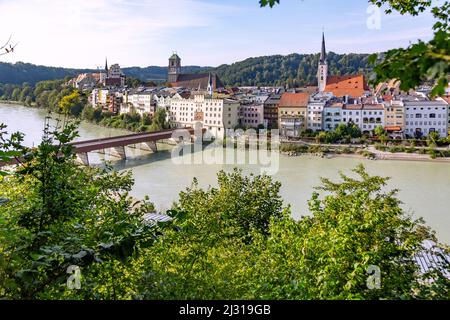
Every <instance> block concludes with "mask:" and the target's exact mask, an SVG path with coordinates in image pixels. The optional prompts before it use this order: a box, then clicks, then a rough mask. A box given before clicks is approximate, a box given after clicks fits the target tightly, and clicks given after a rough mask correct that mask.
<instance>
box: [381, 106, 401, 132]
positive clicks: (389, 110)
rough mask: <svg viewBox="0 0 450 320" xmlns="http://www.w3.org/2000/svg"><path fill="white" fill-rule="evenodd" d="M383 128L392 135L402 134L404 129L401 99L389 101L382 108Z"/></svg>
mask: <svg viewBox="0 0 450 320" xmlns="http://www.w3.org/2000/svg"><path fill="white" fill-rule="evenodd" d="M384 117H385V119H384V123H385V130H386V131H387V132H388V133H389V134H390V135H392V136H402V135H403V133H404V131H405V110H404V106H403V103H402V102H401V101H392V100H391V101H390V102H389V103H388V104H386V105H385V110H384Z"/></svg>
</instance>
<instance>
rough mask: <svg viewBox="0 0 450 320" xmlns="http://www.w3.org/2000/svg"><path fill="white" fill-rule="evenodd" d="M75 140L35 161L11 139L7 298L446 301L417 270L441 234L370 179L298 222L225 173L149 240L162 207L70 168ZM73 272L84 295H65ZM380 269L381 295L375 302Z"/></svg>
mask: <svg viewBox="0 0 450 320" xmlns="http://www.w3.org/2000/svg"><path fill="white" fill-rule="evenodd" d="M74 129H75V127H74V125H72V124H69V125H67V126H65V127H64V129H63V130H62V131H60V130H55V131H52V130H50V128H49V127H48V126H47V127H46V130H45V135H44V140H43V142H42V143H41V144H40V145H39V147H38V148H36V149H33V150H29V149H26V148H24V149H23V150H21V149H20V148H17V146H19V145H20V142H21V135H15V136H14V137H13V141H7V139H4V141H6V143H3V144H2V149H5V148H6V149H8V150H9V149H11V148H12V146H16V148H15V149H17V150H19V149H20V150H21V152H22V157H21V160H22V161H23V164H22V165H21V166H19V168H18V169H17V171H16V172H15V173H10V174H9V175H6V176H4V177H1V178H0V199H8V201H7V202H4V201H2V202H1V203H0V296H1V297H4V298H7V299H11V298H18V299H450V296H449V292H450V290H449V288H450V281H449V279H448V278H445V277H444V276H443V275H442V274H441V273H439V272H436V273H434V274H430V275H426V277H428V278H429V279H432V280H431V282H430V280H429V279H428V282H425V281H424V278H425V276H421V275H420V273H418V266H417V265H416V263H415V261H414V257H415V255H416V254H417V253H418V252H421V251H422V250H423V248H422V247H421V243H422V241H423V240H424V239H433V238H434V236H433V233H432V231H430V230H429V229H428V228H426V227H425V226H424V224H423V221H421V220H414V219H412V218H411V217H410V216H408V215H406V214H405V213H404V212H403V210H402V209H401V207H400V202H399V200H398V199H397V197H396V191H395V190H394V191H388V192H386V191H385V188H386V182H387V179H386V178H381V177H377V176H370V175H368V174H367V172H366V171H365V169H364V167H363V166H359V167H357V168H356V169H355V170H354V172H353V175H352V176H346V175H343V174H342V175H341V181H340V182H333V181H330V180H328V179H323V180H322V184H321V186H320V187H319V188H318V189H317V190H316V192H315V193H314V194H313V196H312V198H311V200H310V202H309V211H310V215H308V216H303V217H301V218H300V219H299V220H294V219H293V218H292V217H291V212H290V208H289V207H284V206H283V202H282V199H281V197H280V194H279V191H280V188H281V185H280V184H279V183H278V182H274V181H272V179H271V178H270V177H268V176H252V175H250V176H244V175H243V174H242V172H240V171H238V170H235V171H233V172H232V173H225V172H219V173H218V187H215V188H213V187H210V188H208V189H206V190H205V189H201V188H200V187H199V186H198V184H197V182H196V181H194V183H193V185H192V186H191V187H189V188H187V189H186V190H185V191H184V192H181V193H180V197H179V201H178V202H177V203H176V204H175V205H174V207H173V209H172V210H170V211H169V212H167V214H168V215H170V216H171V217H173V221H172V222H170V223H167V224H157V225H153V226H152V225H149V224H145V223H144V221H143V215H144V213H146V212H151V211H153V209H154V208H153V206H152V204H151V203H148V202H147V201H143V202H142V203H141V204H140V206H137V205H136V204H135V203H133V200H132V199H131V198H130V196H129V195H128V192H129V191H130V189H131V187H132V185H133V181H132V179H131V176H130V173H125V174H120V173H117V172H115V171H112V170H110V169H108V168H107V169H93V168H86V167H82V166H79V165H77V164H76V163H75V162H74V156H73V155H72V150H71V147H70V146H69V145H68V144H67V143H68V142H70V141H71V140H72V139H73V138H74V137H75V136H76V132H75V130H74ZM6 152H8V151H6ZM0 156H2V154H0ZM3 156H4V157H6V156H7V155H6V153H5V151H3ZM73 265H75V266H78V267H80V269H81V275H82V276H81V288H80V289H79V290H71V289H69V288H68V287H67V285H66V282H67V279H68V277H69V276H70V274H67V268H68V267H69V266H73ZM371 266H372V267H373V266H376V267H377V268H379V269H380V271H381V282H380V286H379V287H375V288H374V287H372V289H369V287H368V286H367V282H368V278H369V275H368V273H367V272H368V270H369V268H371ZM443 268H446V269H447V271H450V266H449V265H448V264H447V265H445V266H443Z"/></svg>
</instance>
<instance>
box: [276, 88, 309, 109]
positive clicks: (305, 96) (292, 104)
mask: <svg viewBox="0 0 450 320" xmlns="http://www.w3.org/2000/svg"><path fill="white" fill-rule="evenodd" d="M308 102H309V93H306V92H301V93H283V94H282V95H281V99H280V102H279V104H278V106H279V107H280V108H300V107H307V106H308Z"/></svg>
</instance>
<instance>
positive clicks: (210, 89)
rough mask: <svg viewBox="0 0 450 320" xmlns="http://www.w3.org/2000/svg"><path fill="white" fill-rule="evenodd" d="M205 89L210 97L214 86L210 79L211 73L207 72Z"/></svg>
mask: <svg viewBox="0 0 450 320" xmlns="http://www.w3.org/2000/svg"><path fill="white" fill-rule="evenodd" d="M207 91H208V95H209V96H210V97H212V95H213V92H214V88H213V81H212V77H211V73H210V74H209V78H208V88H207Z"/></svg>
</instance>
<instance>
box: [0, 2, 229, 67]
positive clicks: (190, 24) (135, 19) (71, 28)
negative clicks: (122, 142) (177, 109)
mask: <svg viewBox="0 0 450 320" xmlns="http://www.w3.org/2000/svg"><path fill="white" fill-rule="evenodd" d="M233 10H235V9H234V8H233V7H230V6H226V5H217V4H208V3H204V2H201V1H199V0H171V1H165V0H145V1H142V0H141V1H138V0H95V1H93V0H78V1H67V0H64V1H61V0H14V1H12V0H7V1H1V0H0V12H2V18H1V19H0V30H3V34H0V40H2V37H5V38H6V37H7V36H8V35H9V32H10V33H13V35H14V39H17V40H18V41H20V44H19V47H17V50H16V53H15V54H14V55H10V56H9V57H7V59H10V61H27V62H33V63H40V64H45V65H61V66H73V67H93V66H95V65H99V64H102V63H103V60H104V56H105V55H108V56H109V57H110V59H111V60H112V61H111V62H113V61H117V62H120V63H121V64H124V65H147V64H151V63H158V62H160V63H161V62H162V61H161V59H162V57H164V63H165V59H166V58H167V57H166V56H167V55H169V54H170V51H169V52H168V50H169V47H170V46H171V43H170V36H171V34H172V33H173V32H175V31H176V32H183V30H186V29H188V28H206V27H209V26H211V25H213V24H214V23H215V21H216V19H218V17H219V16H220V15H221V14H224V13H230V12H233ZM5 13H6V14H5ZM5 30H6V31H5ZM168 39H169V40H168ZM172 45H173V44H172ZM152 56H153V57H152Z"/></svg>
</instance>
